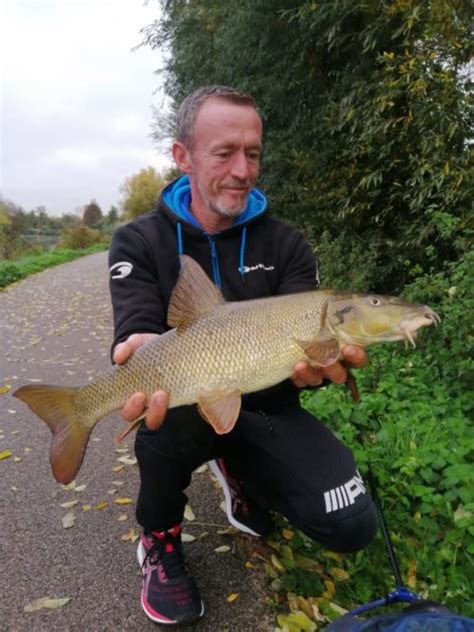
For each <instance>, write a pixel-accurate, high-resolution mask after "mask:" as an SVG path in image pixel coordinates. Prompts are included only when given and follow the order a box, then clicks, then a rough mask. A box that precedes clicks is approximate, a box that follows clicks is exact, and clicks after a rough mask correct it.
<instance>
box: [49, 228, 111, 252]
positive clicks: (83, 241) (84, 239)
mask: <svg viewBox="0 0 474 632" xmlns="http://www.w3.org/2000/svg"><path fill="white" fill-rule="evenodd" d="M101 241H102V235H101V233H100V232H99V231H98V230H94V229H93V228H89V226H86V225H85V224H83V223H82V222H77V223H76V224H74V225H73V226H71V227H70V228H68V229H67V230H66V231H65V232H64V234H63V237H62V240H61V243H60V244H59V247H60V248H65V249H70V250H81V249H85V248H90V246H93V245H94V244H98V243H100V242H101Z"/></svg>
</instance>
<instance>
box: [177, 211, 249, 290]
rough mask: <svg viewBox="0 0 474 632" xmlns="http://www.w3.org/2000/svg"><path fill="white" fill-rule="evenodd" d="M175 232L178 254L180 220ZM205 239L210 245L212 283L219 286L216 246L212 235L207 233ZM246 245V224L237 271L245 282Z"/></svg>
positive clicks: (181, 230)
mask: <svg viewBox="0 0 474 632" xmlns="http://www.w3.org/2000/svg"><path fill="white" fill-rule="evenodd" d="M176 233H177V237H178V255H179V256H180V257H181V255H182V254H183V253H184V248H183V228H182V226H181V222H178V223H177V224H176ZM206 237H207V239H208V240H209V244H210V246H211V257H212V276H213V277H214V283H215V284H216V285H217V287H218V288H221V275H220V271H219V259H218V257H217V248H216V242H215V239H214V237H213V236H212V235H207V234H206ZM246 245H247V226H244V227H243V229H242V234H241V237H240V256H239V272H240V278H241V281H242V283H244V284H245V269H246V266H245V246H246Z"/></svg>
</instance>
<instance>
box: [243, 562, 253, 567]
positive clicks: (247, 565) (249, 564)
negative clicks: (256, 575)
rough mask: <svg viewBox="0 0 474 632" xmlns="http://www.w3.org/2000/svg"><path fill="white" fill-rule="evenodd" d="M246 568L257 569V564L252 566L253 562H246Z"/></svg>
mask: <svg viewBox="0 0 474 632" xmlns="http://www.w3.org/2000/svg"><path fill="white" fill-rule="evenodd" d="M244 566H245V568H255V564H252V562H245V564H244Z"/></svg>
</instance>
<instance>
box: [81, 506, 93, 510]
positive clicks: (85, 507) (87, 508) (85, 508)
mask: <svg viewBox="0 0 474 632" xmlns="http://www.w3.org/2000/svg"><path fill="white" fill-rule="evenodd" d="M90 510H91V506H90V505H82V511H90Z"/></svg>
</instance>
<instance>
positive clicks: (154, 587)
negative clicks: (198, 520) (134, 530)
mask: <svg viewBox="0 0 474 632" xmlns="http://www.w3.org/2000/svg"><path fill="white" fill-rule="evenodd" d="M137 555H138V561H139V563H140V566H141V568H142V571H143V574H144V580H143V590H142V607H143V610H144V611H145V614H146V615H147V616H148V617H149V618H150V619H151V620H152V621H155V622H156V623H164V624H166V623H169V624H176V623H180V624H189V623H193V622H195V621H197V620H198V619H199V618H200V617H202V615H203V614H204V604H203V603H202V601H201V597H200V595H199V592H198V589H197V586H196V583H195V582H194V579H193V577H192V576H191V573H190V572H189V569H188V567H187V566H186V563H185V561H184V556H183V551H182V547H181V527H180V526H179V525H178V526H176V527H173V528H172V529H169V530H168V531H153V532H144V533H142V535H141V536H140V543H139V545H138V551H137Z"/></svg>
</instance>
